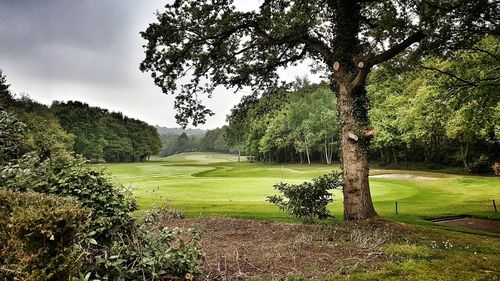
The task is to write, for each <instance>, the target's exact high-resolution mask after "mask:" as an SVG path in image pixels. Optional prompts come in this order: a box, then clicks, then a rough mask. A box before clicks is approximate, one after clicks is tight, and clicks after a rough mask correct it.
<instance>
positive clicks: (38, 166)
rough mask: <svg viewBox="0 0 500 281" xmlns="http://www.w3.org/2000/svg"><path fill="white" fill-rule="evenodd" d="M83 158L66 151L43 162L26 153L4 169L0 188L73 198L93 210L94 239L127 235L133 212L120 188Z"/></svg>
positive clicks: (128, 197) (134, 206)
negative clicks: (86, 163) (87, 165)
mask: <svg viewBox="0 0 500 281" xmlns="http://www.w3.org/2000/svg"><path fill="white" fill-rule="evenodd" d="M84 164H85V161H84V160H83V159H82V158H78V157H77V158H75V157H73V156H71V155H69V154H68V153H66V152H63V151H61V152H58V153H54V154H52V155H51V156H50V157H49V158H47V159H45V160H42V159H41V158H40V157H39V156H37V155H36V154H26V155H24V156H23V157H22V158H21V159H20V161H18V162H16V163H11V164H9V165H6V166H4V167H3V170H2V175H1V178H0V186H3V187H5V188H8V189H11V190H15V191H21V192H25V191H34V192H40V193H46V194H55V195H61V196H74V197H76V198H77V199H78V201H80V202H81V204H82V205H83V206H84V207H88V208H92V209H93V212H92V229H93V230H94V231H95V232H96V233H97V236H96V239H98V240H100V241H101V242H104V241H110V240H111V238H112V236H113V235H114V234H116V233H126V232H127V231H128V230H129V229H130V228H131V225H132V223H133V219H132V217H131V212H132V211H134V210H135V209H136V205H135V201H134V200H132V199H131V196H130V193H128V192H127V191H126V190H125V189H124V188H123V186H115V185H114V184H113V183H112V182H111V180H110V179H109V178H108V177H107V176H106V175H105V174H104V173H103V172H102V171H97V170H93V169H90V168H87V167H85V166H84Z"/></svg>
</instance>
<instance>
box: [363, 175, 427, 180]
mask: <svg viewBox="0 0 500 281" xmlns="http://www.w3.org/2000/svg"><path fill="white" fill-rule="evenodd" d="M370 178H375V179H377V178H380V179H404V180H435V179H436V178H433V177H425V176H416V175H411V174H382V175H373V176H370Z"/></svg>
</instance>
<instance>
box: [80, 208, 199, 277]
mask: <svg viewBox="0 0 500 281" xmlns="http://www.w3.org/2000/svg"><path fill="white" fill-rule="evenodd" d="M164 211H165V208H161V209H159V210H152V211H150V212H146V213H145V214H144V215H143V217H142V218H141V219H140V220H139V221H138V224H137V225H138V227H136V228H134V230H133V231H132V233H131V234H130V235H128V236H126V237H122V238H123V239H117V240H114V241H113V243H112V244H111V245H110V246H109V247H106V248H105V249H104V251H102V250H101V251H100V252H99V253H96V254H95V256H94V255H90V257H92V259H93V260H92V261H90V262H93V263H94V265H93V266H92V267H90V268H88V269H87V270H88V271H87V272H85V274H81V275H82V276H83V277H84V276H88V277H89V278H90V277H91V276H92V277H94V278H97V279H99V280H147V281H153V280H170V279H168V278H170V277H181V276H184V275H186V274H193V273H198V272H199V270H200V266H201V263H202V261H203V258H204V255H203V252H202V251H201V231H200V230H199V229H188V230H183V229H179V228H173V229H172V228H166V227H161V223H159V221H158V220H156V219H155V218H157V217H158V214H161V213H164ZM171 211H172V209H170V208H169V211H168V214H171ZM175 213H176V214H177V213H178V212H175ZM164 216H165V215H160V217H164ZM172 218H173V217H172ZM82 279H83V278H82ZM175 280H177V279H175Z"/></svg>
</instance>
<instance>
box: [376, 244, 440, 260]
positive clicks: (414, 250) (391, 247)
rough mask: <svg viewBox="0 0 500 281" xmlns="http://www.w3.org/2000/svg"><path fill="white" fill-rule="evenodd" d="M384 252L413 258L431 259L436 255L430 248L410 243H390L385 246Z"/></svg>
mask: <svg viewBox="0 0 500 281" xmlns="http://www.w3.org/2000/svg"><path fill="white" fill-rule="evenodd" d="M384 252H385V253H387V254H389V255H394V256H399V257H402V258H404V259H413V260H429V259H431V258H433V257H435V253H433V251H432V250H430V249H429V248H426V247H423V246H417V245H410V244H388V245H385V246H384Z"/></svg>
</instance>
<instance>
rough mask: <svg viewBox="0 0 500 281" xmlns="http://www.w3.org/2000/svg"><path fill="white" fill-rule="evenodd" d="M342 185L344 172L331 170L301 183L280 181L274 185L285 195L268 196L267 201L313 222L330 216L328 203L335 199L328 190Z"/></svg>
mask: <svg viewBox="0 0 500 281" xmlns="http://www.w3.org/2000/svg"><path fill="white" fill-rule="evenodd" d="M341 186H342V174H341V173H340V172H331V173H329V174H326V175H323V176H321V177H318V178H315V179H313V180H312V181H310V182H307V181H306V182H303V183H301V184H289V183H282V182H280V183H278V184H276V185H274V188H275V189H276V190H278V191H279V192H281V193H283V195H279V196H278V195H273V196H268V197H267V201H269V202H271V203H273V204H275V205H277V206H278V207H279V208H280V210H282V211H285V212H287V213H289V214H290V215H292V216H294V217H297V218H301V219H303V220H304V221H305V222H313V221H314V220H315V219H316V218H318V219H326V218H328V217H330V211H329V210H328V208H327V205H328V203H330V202H332V201H333V199H332V194H331V193H330V192H329V191H328V190H330V189H335V188H338V187H341Z"/></svg>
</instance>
